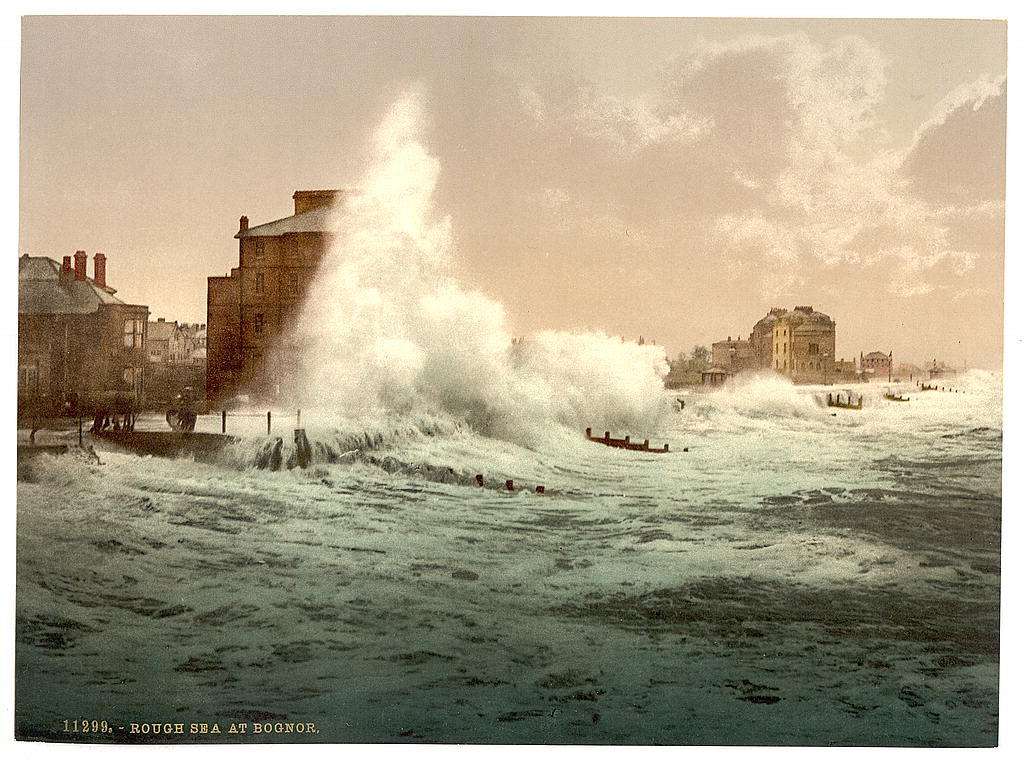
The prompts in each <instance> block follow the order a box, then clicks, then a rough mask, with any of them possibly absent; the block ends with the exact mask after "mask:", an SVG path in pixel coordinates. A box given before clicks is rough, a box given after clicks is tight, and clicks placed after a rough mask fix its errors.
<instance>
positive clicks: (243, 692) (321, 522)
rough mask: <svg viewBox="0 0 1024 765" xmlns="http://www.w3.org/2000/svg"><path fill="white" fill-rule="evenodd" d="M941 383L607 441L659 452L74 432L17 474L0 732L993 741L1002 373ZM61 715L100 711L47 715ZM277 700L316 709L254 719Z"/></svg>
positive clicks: (584, 444) (693, 405)
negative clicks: (239, 728) (100, 727)
mask: <svg viewBox="0 0 1024 765" xmlns="http://www.w3.org/2000/svg"><path fill="white" fill-rule="evenodd" d="M950 384H953V385H955V386H956V387H957V389H958V390H961V391H963V392H959V393H951V392H943V391H936V392H919V391H916V390H914V389H913V387H912V386H909V385H906V386H894V388H893V389H894V390H898V391H903V392H905V393H907V394H908V395H909V396H910V401H908V402H892V401H887V400H885V399H884V398H883V397H882V393H883V392H884V391H885V389H886V388H885V387H884V386H878V385H875V386H871V385H862V386H854V387H853V388H850V389H849V390H851V391H852V393H853V395H855V396H858V395H863V397H864V405H863V409H862V410H859V411H852V410H843V409H835V408H829V407H826V406H825V405H824V399H825V396H826V391H831V392H837V391H845V390H846V389H845V388H840V387H839V386H835V387H831V388H828V389H826V388H824V387H819V388H815V387H793V386H791V385H789V384H788V383H786V382H784V381H781V380H778V379H755V380H753V381H749V382H747V383H744V384H740V385H735V386H730V387H727V388H724V389H722V390H719V391H715V392H710V393H707V392H692V393H690V392H685V393H679V392H674V393H669V392H666V393H664V394H659V395H660V400H659V406H660V407H661V410H662V413H661V414H660V415H659V416H658V417H656V418H653V419H651V420H650V422H651V423H652V424H651V425H649V427H650V428H651V429H650V430H649V431H647V432H632V433H630V435H631V436H632V437H633V439H634V440H642V439H644V438H650V440H651V442H652V444H654V445H658V446H660V445H661V444H662V443H664V442H668V443H669V444H670V448H671V451H670V452H669V453H668V454H646V453H641V452H631V451H624V450H619V449H612V448H608V447H605V446H603V445H600V444H596V443H591V442H588V441H587V440H586V438H585V437H584V435H583V433H582V428H576V427H568V426H565V425H557V424H552V425H551V427H550V428H535V429H533V430H532V431H531V432H530V435H529V436H528V437H526V436H522V437H518V438H511V439H509V438H498V437H494V436H490V437H489V436H485V435H481V433H483V432H488V431H487V430H486V429H482V428H479V427H472V426H470V425H468V424H464V423H461V422H460V421H459V420H458V419H457V418H452V417H430V416H427V415H414V414H408V413H407V414H397V413H396V414H393V415H387V414H380V413H378V414H377V415H375V417H374V418H372V419H368V420H365V421H363V422H358V423H357V422H355V421H346V422H344V423H334V424H326V423H325V422H324V421H323V419H318V416H317V415H316V414H315V413H311V414H308V415H307V414H305V413H304V415H303V425H304V426H305V427H306V428H307V433H308V435H309V438H310V440H311V441H312V442H313V447H314V452H315V459H316V461H315V463H314V464H313V465H312V466H310V467H309V468H307V469H300V468H292V469H287V467H285V468H284V469H281V470H278V471H271V470H266V469H261V468H259V467H257V465H258V464H260V461H261V459H262V457H261V455H265V454H266V450H267V449H268V445H270V444H272V443H273V437H275V436H281V437H283V439H284V446H285V449H284V460H285V465H286V466H287V464H288V459H289V457H290V449H291V447H290V442H291V439H290V434H291V428H293V427H294V421H287V420H285V419H280V420H279V421H278V422H277V424H275V433H274V434H273V436H272V437H271V438H270V439H268V438H267V437H266V436H265V435H260V434H259V428H261V427H265V423H264V421H262V420H259V419H258V418H250V419H249V420H246V419H245V418H241V417H237V418H232V419H231V420H230V423H229V433H231V432H234V433H236V434H244V433H243V429H244V428H248V429H249V430H248V431H244V432H245V433H251V435H248V436H246V437H245V438H243V439H242V440H240V441H239V442H238V443H237V444H236V445H235V446H233V447H232V448H231V449H230V450H229V451H228V452H226V453H225V454H224V455H223V456H222V457H221V458H219V460H217V461H214V462H199V461H195V460H193V459H166V458H159V457H147V456H140V455H138V454H133V453H130V452H127V451H123V450H120V449H118V448H116V447H114V446H111V445H109V444H107V443H106V442H104V441H102V440H99V439H97V440H95V441H94V442H93V445H94V448H95V449H96V452H97V454H98V456H99V464H96V462H95V461H91V460H89V459H87V458H85V457H84V456H82V455H76V454H68V455H64V456H59V457H52V456H41V457H37V458H35V459H34V460H32V461H31V462H28V463H25V464H23V465H22V466H21V467H20V468H19V481H18V596H17V665H16V682H17V715H16V718H17V722H16V731H17V733H18V735H19V736H21V737H26V738H40V739H45V740H73V741H91V742H99V741H134V742H140V741H162V742H184V741H203V742H205V743H217V742H224V743H227V742H240V741H246V742H252V741H288V742H296V743H297V742H303V741H310V742H312V741H318V742H324V741H332V742H416V743H424V742H467V743H468V742H485V743H564V744H584V743H591V744H592V743H599V744H789V745H807V744H816V745H826V744H835V745H882V746H991V745H994V744H995V743H996V739H997V723H998V706H997V700H998V694H997V692H998V668H999V653H998V652H999V581H1000V504H1001V490H1000V478H1001V441H1002V433H1001V379H999V378H998V377H995V376H992V375H990V374H989V373H983V372H972V373H969V374H967V375H965V376H961V378H960V379H958V380H957V381H955V383H950ZM678 399H682V400H683V401H684V402H685V407H683V408H682V409H680V408H679V403H678ZM594 424H595V430H596V431H598V432H603V430H605V429H606V428H605V427H603V426H600V425H598V424H597V423H596V422H595V423H594ZM160 426H161V424H160V423H159V421H158V420H156V419H154V420H153V421H152V422H148V421H146V420H141V421H140V423H139V428H145V427H152V428H155V429H157V428H160ZM219 426H220V422H219V417H203V418H200V424H199V429H201V430H207V431H210V432H219V429H220V428H219ZM164 427H166V426H164ZM612 435H613V436H621V435H624V432H623V431H622V430H619V431H618V432H613V433H612ZM71 438H72V434H63V435H61V434H45V433H43V434H40V440H45V439H51V440H60V439H65V440H70V439H71ZM477 474H482V475H483V476H484V486H483V487H480V486H477V485H476V481H475V476H476V475H477ZM509 479H511V480H512V481H513V482H514V484H513V485H514V487H515V488H514V490H512V491H509V490H507V489H505V488H504V487H505V482H506V481H507V480H509ZM538 485H543V486H544V487H545V491H544V493H543V494H538V493H537V492H536V491H535V488H536V487H537V486H538ZM75 719H79V720H81V719H86V720H99V721H106V722H107V724H108V725H109V726H110V731H109V732H108V733H103V732H102V731H100V732H96V733H92V732H90V733H88V734H82V733H74V732H69V733H65V732H64V730H65V725H66V724H65V720H68V721H73V720H75ZM178 722H181V723H184V724H185V731H186V733H184V734H174V733H171V734H159V735H143V734H134V735H133V734H131V733H130V731H131V730H132V729H131V724H132V723H135V724H138V725H141V724H143V723H148V724H161V725H163V724H167V723H171V724H173V723H178ZM241 722H245V723H247V724H248V732H246V733H245V734H227V733H224V732H223V731H226V730H227V729H228V728H229V727H230V725H231V724H232V723H241ZM278 722H281V723H286V722H312V723H313V724H314V725H315V729H316V731H317V733H312V734H301V735H300V734H284V733H282V734H276V733H274V732H271V733H260V734H255V733H253V732H252V729H253V727H254V725H255V724H256V723H260V724H261V725H264V726H265V725H266V724H268V723H269V724H271V730H272V731H273V724H274V723H278ZM191 723H207V724H210V725H212V724H213V723H217V724H218V725H219V727H220V730H221V731H222V733H221V734H219V735H206V736H199V735H190V734H188V733H187V731H188V730H189V724H191ZM69 724H70V723H69ZM121 728H123V729H124V730H120V729H121ZM140 730H141V728H140Z"/></svg>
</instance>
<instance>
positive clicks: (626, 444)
mask: <svg viewBox="0 0 1024 765" xmlns="http://www.w3.org/2000/svg"><path fill="white" fill-rule="evenodd" d="M587 440H588V441H593V442H594V443H596V444H603V445H605V446H611V447H612V448H614V449H629V450H630V451H634V452H651V453H652V454H665V453H666V452H668V444H665V446H664V447H662V448H661V449H657V448H651V442H650V439H646V438H645V439H644V441H643V443H636V442H633V441H630V440H629V436H626V437H625V438H612V437H611V432H610V431H607V430H606V431H605V432H604V438H600V437H597V436H592V435H591V430H590V428H587Z"/></svg>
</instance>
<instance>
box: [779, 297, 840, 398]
mask: <svg viewBox="0 0 1024 765" xmlns="http://www.w3.org/2000/svg"><path fill="white" fill-rule="evenodd" d="M775 318H776V321H775V324H774V326H773V327H772V360H771V368H772V369H774V370H775V371H776V372H779V373H780V374H783V375H785V376H786V377H788V378H789V379H791V380H792V381H793V382H797V383H821V382H824V383H827V382H829V376H830V373H831V376H832V380H833V381H834V380H835V375H836V373H837V371H838V370H837V368H836V324H835V322H834V321H832V319H831V317H829V316H828V315H827V314H824V313H821V312H820V311H815V310H814V307H813V306H809V305H798V306H797V307H796V308H794V309H793V310H792V311H786V312H785V313H784V314H780V315H776V317H775Z"/></svg>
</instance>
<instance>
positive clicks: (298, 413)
mask: <svg viewBox="0 0 1024 765" xmlns="http://www.w3.org/2000/svg"><path fill="white" fill-rule="evenodd" d="M295 427H297V428H300V427H302V410H301V409H296V410H295Z"/></svg>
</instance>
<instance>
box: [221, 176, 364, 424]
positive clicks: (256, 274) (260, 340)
mask: <svg viewBox="0 0 1024 765" xmlns="http://www.w3.org/2000/svg"><path fill="white" fill-rule="evenodd" d="M343 194H344V192H343V191H341V190H337V189H325V190H316V191H296V192H295V194H294V195H293V196H292V199H293V200H294V202H295V214H294V215H291V216H289V217H287V218H282V219H280V220H276V221H272V222H270V223H264V224H262V225H259V226H253V227H252V228H250V227H249V219H248V218H247V217H245V216H243V217H242V218H241V219H240V221H239V229H238V233H237V234H235V238H236V239H238V267H237V268H232V269H231V273H230V274H228V275H226V276H211V277H209V278H208V279H207V304H206V315H207V338H206V343H207V348H206V353H207V362H206V395H207V400H208V401H209V402H210V403H211V404H212V405H216V404H217V403H219V402H222V401H224V400H225V399H228V398H231V397H232V396H236V395H239V394H243V393H244V394H249V395H254V396H256V397H267V396H269V397H272V396H274V395H276V393H277V392H278V390H279V385H280V380H281V377H282V375H283V373H284V371H285V370H286V369H287V368H288V367H290V366H292V365H293V364H294V363H295V360H296V359H297V356H298V349H296V348H293V347H290V346H289V344H288V338H287V330H288V329H289V328H290V327H292V326H294V323H295V322H296V321H297V320H298V315H299V311H300V310H301V307H302V298H303V295H304V294H305V292H306V289H307V287H308V285H309V284H310V282H311V281H312V280H313V278H314V277H315V275H316V271H317V268H318V267H319V265H320V261H321V259H322V258H323V256H324V253H325V252H326V251H327V249H328V247H329V245H330V241H331V238H332V237H331V220H332V216H333V215H334V214H335V211H336V207H337V204H338V203H339V202H340V199H341V197H342V195H343Z"/></svg>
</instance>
